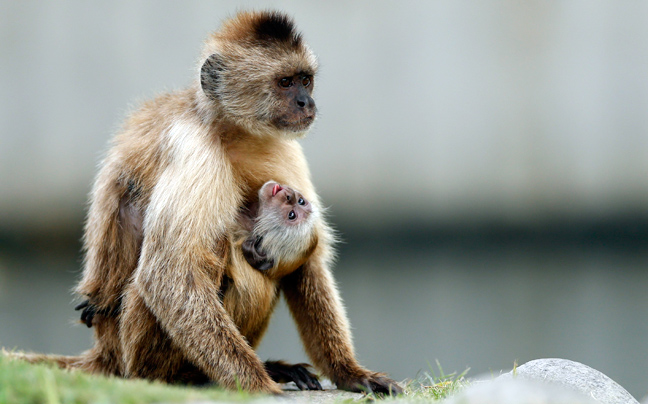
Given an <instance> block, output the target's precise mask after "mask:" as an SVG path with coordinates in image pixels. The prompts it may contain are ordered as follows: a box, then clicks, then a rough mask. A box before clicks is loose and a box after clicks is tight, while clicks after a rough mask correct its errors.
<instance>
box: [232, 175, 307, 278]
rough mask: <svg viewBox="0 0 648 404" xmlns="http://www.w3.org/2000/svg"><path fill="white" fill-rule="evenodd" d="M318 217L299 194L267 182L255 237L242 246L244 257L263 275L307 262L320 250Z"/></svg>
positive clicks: (264, 186) (256, 221)
mask: <svg viewBox="0 0 648 404" xmlns="http://www.w3.org/2000/svg"><path fill="white" fill-rule="evenodd" d="M317 214H318V211H317V209H316V208H315V206H313V205H312V204H311V203H310V202H309V201H307V200H306V198H304V197H303V196H302V195H301V194H300V193H299V192H297V191H295V190H294V189H292V188H290V187H287V186H285V185H281V184H278V183H276V182H274V181H268V182H266V183H265V184H264V185H263V186H262V187H261V189H260V190H259V207H258V213H257V216H256V219H255V223H254V229H253V230H252V233H251V234H250V236H249V237H248V238H247V239H246V240H245V241H244V242H243V245H242V248H243V256H244V257H245V259H246V260H247V262H248V263H249V264H250V265H251V266H252V267H254V268H256V269H258V270H261V271H267V270H269V269H271V268H273V267H274V266H275V265H276V264H279V263H283V264H290V263H295V262H299V261H300V260H305V259H306V258H307V257H308V256H309V255H310V254H311V253H312V251H313V250H314V248H315V247H316V246H317V238H316V232H315V231H314V225H315V218H316V217H317Z"/></svg>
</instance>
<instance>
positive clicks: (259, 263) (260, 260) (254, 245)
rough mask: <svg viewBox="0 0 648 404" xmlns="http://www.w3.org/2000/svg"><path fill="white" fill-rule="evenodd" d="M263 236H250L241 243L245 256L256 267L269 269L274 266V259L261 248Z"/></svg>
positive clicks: (263, 269)
mask: <svg viewBox="0 0 648 404" xmlns="http://www.w3.org/2000/svg"><path fill="white" fill-rule="evenodd" d="M260 244H261V237H259V236H257V237H249V238H248V239H247V240H245V241H244V242H243V244H242V245H241V249H242V250H243V257H245V260H246V261H247V262H248V264H250V266H251V267H252V268H254V269H258V270H259V271H267V270H268V269H270V268H272V267H273V266H274V260H273V259H272V258H270V257H268V256H267V255H266V253H265V252H264V251H262V250H261V248H260Z"/></svg>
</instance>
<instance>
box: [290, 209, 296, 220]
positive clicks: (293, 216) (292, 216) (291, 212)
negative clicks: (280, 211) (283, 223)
mask: <svg viewBox="0 0 648 404" xmlns="http://www.w3.org/2000/svg"><path fill="white" fill-rule="evenodd" d="M296 217H297V215H296V214H295V211H294V210H291V211H290V213H288V220H295V218H296Z"/></svg>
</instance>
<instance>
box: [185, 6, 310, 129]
mask: <svg viewBox="0 0 648 404" xmlns="http://www.w3.org/2000/svg"><path fill="white" fill-rule="evenodd" d="M201 60H202V61H201V64H200V89H199V91H198V92H199V99H200V100H201V101H202V102H203V105H205V106H206V108H207V109H211V110H212V111H216V113H217V114H220V115H221V117H222V118H224V119H226V120H228V121H231V122H233V123H234V124H236V125H239V126H241V127H242V128H244V129H246V130H247V131H249V132H250V133H253V134H256V135H265V134H272V135H277V136H288V137H290V138H294V137H298V136H301V135H303V134H305V133H306V131H307V130H308V129H309V128H310V126H311V124H312V123H313V121H314V120H315V115H316V112H317V109H316V107H315V101H314V100H313V98H312V94H313V87H314V84H315V73H316V72H317V60H316V58H315V56H314V55H313V53H312V52H311V50H310V48H309V47H308V45H307V44H306V43H305V41H304V40H303V39H302V36H301V34H300V33H299V32H298V31H297V30H296V27H295V24H294V22H293V21H292V19H291V18H289V17H288V16H287V15H285V14H282V13H279V12H276V11H260V12H242V13H239V14H238V15H237V16H236V17H234V18H232V19H230V20H227V21H225V22H224V24H223V26H222V28H221V29H220V31H217V32H215V33H213V34H212V35H211V36H210V37H209V38H208V39H207V41H206V43H205V47H204V49H203V53H202V58H201Z"/></svg>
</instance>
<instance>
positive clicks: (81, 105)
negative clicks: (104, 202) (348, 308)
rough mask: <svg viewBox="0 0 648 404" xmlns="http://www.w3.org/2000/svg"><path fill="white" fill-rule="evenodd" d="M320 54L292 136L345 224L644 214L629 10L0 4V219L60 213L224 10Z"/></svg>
mask: <svg viewBox="0 0 648 404" xmlns="http://www.w3.org/2000/svg"><path fill="white" fill-rule="evenodd" d="M270 5H272V6H273V7H277V8H281V9H284V10H287V11H289V12H290V13H291V14H293V15H294V16H295V17H296V20H297V22H298V24H299V26H300V28H301V29H302V30H303V31H304V33H305V36H306V39H307V40H308V41H309V42H310V44H311V45H312V47H313V49H314V50H315V51H316V53H317V54H318V55H319V58H320V61H321V66H322V68H321V75H320V77H319V78H318V82H317V94H316V95H317V101H318V104H319V108H320V111H321V115H320V118H319V121H318V122H317V124H316V127H315V129H314V130H313V132H312V133H311V134H310V136H309V137H308V138H307V139H305V140H304V141H303V146H304V148H305V150H306V153H307V155H308V158H309V161H310V163H311V169H312V174H313V176H314V180H315V183H316V185H317V186H318V189H319V190H320V192H321V194H322V195H323V197H324V200H325V202H326V203H328V204H329V205H332V209H333V211H334V212H336V214H337V213H339V214H340V215H341V216H342V217H345V218H356V219H362V220H377V221H386V222H389V221H394V222H396V221H400V220H403V219H406V220H413V219H416V220H418V219H421V218H425V219H430V220H435V221H439V220H445V221H450V222H452V221H454V220H456V219H459V218H463V219H469V220H472V219H480V218H490V219H493V218H494V219H496V220H503V221H513V222H519V221H521V222H528V221H535V220H538V219H542V218H544V217H551V216H556V215H558V216H560V215H574V214H575V215H583V216H586V217H589V216H594V217H598V216H605V215H610V214H618V213H623V212H628V211H631V212H634V213H637V212H639V213H642V214H644V213H646V212H648V158H647V157H648V32H647V28H646V27H648V3H645V2H637V1H622V2H616V1H563V2H544V1H528V2H483V1H432V2H415V1H405V2H389V1H379V2H375V1H357V2H341V1H340V2H337V1H336V2H326V3H321V2H307V3H306V2H296V1H295V2H291V1H273V2H265V1H263V2H262V1H256V2H255V1H247V2H238V3H233V2H227V1H212V2H198V1H189V2H154V1H148V2H147V1H137V2H126V1H124V2H83V1H67V2H46V1H20V2H17V1H1V2H0V71H1V72H2V74H0V225H2V226H3V227H6V226H9V227H11V228H13V227H16V226H18V227H24V228H28V227H34V228H36V229H38V228H41V227H43V226H53V225H57V224H65V223H70V222H78V221H79V220H80V218H81V217H82V216H83V207H84V204H85V201H86V194H87V192H88V190H89V187H90V183H91V181H92V177H93V176H94V174H95V165H96V163H97V162H98V160H99V158H100V156H101V153H102V151H103V150H105V145H106V144H107V141H108V139H109V137H110V135H111V134H112V133H113V132H114V130H115V129H116V128H117V127H118V125H119V123H120V121H121V120H122V118H123V117H124V115H125V114H126V112H127V110H128V108H129V106H133V105H137V102H138V100H142V99H145V98H149V97H151V96H153V95H155V94H157V93H159V92H162V91H165V90H167V89H174V88H179V87H182V86H184V85H186V84H187V83H189V82H190V81H191V80H192V79H193V78H192V68H193V66H194V63H195V59H196V57H197V55H198V53H199V49H200V46H201V41H202V39H203V38H204V37H205V35H206V34H207V33H208V32H209V31H210V30H213V29H215V28H217V27H218V25H219V21H220V20H221V19H223V18H224V17H226V16H228V15H230V14H232V13H233V12H235V10H236V9H238V8H246V7H248V6H254V7H268V6H270Z"/></svg>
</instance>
